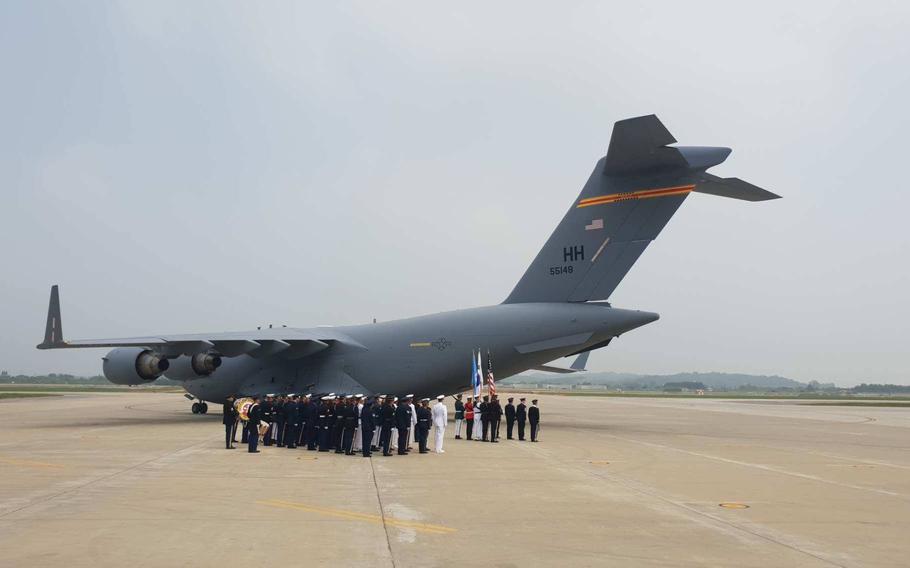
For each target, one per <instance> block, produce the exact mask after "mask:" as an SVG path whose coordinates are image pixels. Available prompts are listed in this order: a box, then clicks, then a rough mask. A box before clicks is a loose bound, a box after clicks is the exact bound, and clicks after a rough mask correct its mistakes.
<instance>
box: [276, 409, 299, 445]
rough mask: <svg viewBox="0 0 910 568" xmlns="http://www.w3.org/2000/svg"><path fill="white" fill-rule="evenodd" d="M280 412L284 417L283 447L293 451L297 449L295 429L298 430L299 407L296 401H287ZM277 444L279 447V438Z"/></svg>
mask: <svg viewBox="0 0 910 568" xmlns="http://www.w3.org/2000/svg"><path fill="white" fill-rule="evenodd" d="M282 410H283V411H284V416H285V424H284V445H285V446H287V447H288V448H292V449H293V448H296V447H297V429H298V428H300V406H299V404H298V403H297V401H294V400H289V401H287V402H285V403H284V406H283V407H282ZM279 435H280V434H279ZM278 442H279V444H278V445H281V438H278Z"/></svg>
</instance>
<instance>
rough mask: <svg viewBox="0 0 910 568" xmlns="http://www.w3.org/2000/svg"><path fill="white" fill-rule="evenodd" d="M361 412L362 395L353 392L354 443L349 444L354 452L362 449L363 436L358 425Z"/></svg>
mask: <svg viewBox="0 0 910 568" xmlns="http://www.w3.org/2000/svg"><path fill="white" fill-rule="evenodd" d="M362 412H363V395H362V394H355V395H354V426H355V427H354V443H353V445H352V446H351V451H352V452H354V453H355V454H357V453H360V450H361V449H363V445H362V441H363V436H361V435H360V431H361V425H360V414H361V413H362Z"/></svg>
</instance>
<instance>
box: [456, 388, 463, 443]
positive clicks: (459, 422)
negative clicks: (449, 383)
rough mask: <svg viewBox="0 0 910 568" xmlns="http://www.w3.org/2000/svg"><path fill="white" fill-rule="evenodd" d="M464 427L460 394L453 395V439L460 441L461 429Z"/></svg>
mask: <svg viewBox="0 0 910 568" xmlns="http://www.w3.org/2000/svg"><path fill="white" fill-rule="evenodd" d="M463 425H464V403H463V402H461V393H459V394H456V395H455V439H456V440H460V439H461V427H462V426H463Z"/></svg>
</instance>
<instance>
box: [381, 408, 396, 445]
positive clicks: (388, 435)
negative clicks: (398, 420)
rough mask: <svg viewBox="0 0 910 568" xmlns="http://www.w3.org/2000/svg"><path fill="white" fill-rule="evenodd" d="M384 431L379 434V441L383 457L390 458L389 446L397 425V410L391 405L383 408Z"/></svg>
mask: <svg viewBox="0 0 910 568" xmlns="http://www.w3.org/2000/svg"><path fill="white" fill-rule="evenodd" d="M380 416H381V417H382V430H381V431H380V433H379V441H380V444H381V445H382V455H384V456H390V455H392V452H390V451H389V446H391V444H392V426H394V425H395V408H394V407H393V406H392V405H391V404H390V403H387V404H384V405H383V406H382V413H381V414H380Z"/></svg>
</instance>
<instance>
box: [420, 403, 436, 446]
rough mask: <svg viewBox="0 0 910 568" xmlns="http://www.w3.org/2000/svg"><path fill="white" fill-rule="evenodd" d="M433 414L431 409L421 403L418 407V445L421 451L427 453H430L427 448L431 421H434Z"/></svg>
mask: <svg viewBox="0 0 910 568" xmlns="http://www.w3.org/2000/svg"><path fill="white" fill-rule="evenodd" d="M432 419H433V417H432V414H431V413H430V409H429V408H427V407H425V406H423V405H420V406H418V407H417V445H418V447H419V448H420V453H422V454H426V453H429V451H430V450H429V449H427V440H428V439H429V437H430V423H431V422H432Z"/></svg>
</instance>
